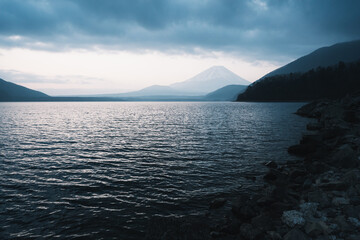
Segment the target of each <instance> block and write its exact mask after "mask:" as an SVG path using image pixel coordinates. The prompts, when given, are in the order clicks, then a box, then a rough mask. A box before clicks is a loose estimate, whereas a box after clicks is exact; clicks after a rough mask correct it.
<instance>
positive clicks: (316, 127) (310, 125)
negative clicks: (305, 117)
mask: <svg viewBox="0 0 360 240" xmlns="http://www.w3.org/2000/svg"><path fill="white" fill-rule="evenodd" d="M322 127H323V126H322V124H321V123H319V122H311V123H308V124H307V125H306V129H307V130H310V131H316V130H320V129H321V128H322Z"/></svg>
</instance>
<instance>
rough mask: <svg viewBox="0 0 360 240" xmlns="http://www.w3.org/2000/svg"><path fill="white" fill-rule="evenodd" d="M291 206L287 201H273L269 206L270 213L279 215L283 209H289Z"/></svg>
mask: <svg viewBox="0 0 360 240" xmlns="http://www.w3.org/2000/svg"><path fill="white" fill-rule="evenodd" d="M291 208H292V205H291V204H288V203H282V202H274V203H273V204H271V206H270V209H269V210H270V213H271V214H272V217H276V218H278V217H281V216H282V213H283V212H284V211H287V210H290V209H291Z"/></svg>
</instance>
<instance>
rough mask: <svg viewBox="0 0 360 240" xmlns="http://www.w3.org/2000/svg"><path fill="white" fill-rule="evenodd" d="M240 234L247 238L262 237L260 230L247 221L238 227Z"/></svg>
mask: <svg viewBox="0 0 360 240" xmlns="http://www.w3.org/2000/svg"><path fill="white" fill-rule="evenodd" d="M240 234H241V235H242V236H243V237H244V238H245V239H248V240H257V239H259V240H260V239H262V237H261V236H262V235H263V234H262V232H261V231H260V230H259V229H257V228H254V227H253V226H252V225H251V224H249V223H243V224H242V225H241V227H240Z"/></svg>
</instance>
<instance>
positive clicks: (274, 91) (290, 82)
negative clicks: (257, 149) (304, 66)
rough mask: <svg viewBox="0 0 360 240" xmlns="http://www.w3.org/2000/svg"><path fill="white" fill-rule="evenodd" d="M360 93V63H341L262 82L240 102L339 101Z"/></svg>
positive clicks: (247, 92) (249, 88) (265, 79)
mask: <svg viewBox="0 0 360 240" xmlns="http://www.w3.org/2000/svg"><path fill="white" fill-rule="evenodd" d="M359 90H360V61H356V62H352V63H347V64H345V63H344V62H339V63H338V64H337V65H335V66H332V67H326V68H324V67H318V68H316V69H315V70H314V69H312V70H310V71H308V72H306V73H297V74H293V73H290V74H285V75H277V76H272V77H266V78H264V79H261V80H259V81H257V82H255V83H253V84H252V85H250V86H249V87H248V88H247V89H246V91H245V92H244V93H242V94H240V95H239V96H238V98H237V101H308V100H314V99H320V98H339V97H342V96H344V95H346V94H348V93H353V92H356V91H359Z"/></svg>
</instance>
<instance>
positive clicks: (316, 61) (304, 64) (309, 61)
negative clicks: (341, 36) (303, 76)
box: [262, 40, 360, 78]
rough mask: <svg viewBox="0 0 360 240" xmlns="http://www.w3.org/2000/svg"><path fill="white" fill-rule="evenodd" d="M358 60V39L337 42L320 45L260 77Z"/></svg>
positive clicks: (359, 45) (359, 46)
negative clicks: (330, 44) (329, 44)
mask: <svg viewBox="0 0 360 240" xmlns="http://www.w3.org/2000/svg"><path fill="white" fill-rule="evenodd" d="M357 60H360V40H355V41H350V42H342V43H337V44H334V45H332V46H328V47H322V48H319V49H317V50H315V51H313V52H311V53H310V54H308V55H305V56H303V57H300V58H298V59H296V60H295V61H293V62H291V63H289V64H286V65H285V66H283V67H280V68H278V69H276V70H274V71H272V72H270V73H268V74H266V75H265V76H264V77H262V78H266V77H271V76H275V75H280V74H288V73H298V72H302V73H304V72H307V71H309V70H311V69H313V68H317V67H319V66H322V67H327V66H333V65H335V64H337V63H338V62H340V61H342V62H354V61H357Z"/></svg>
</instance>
